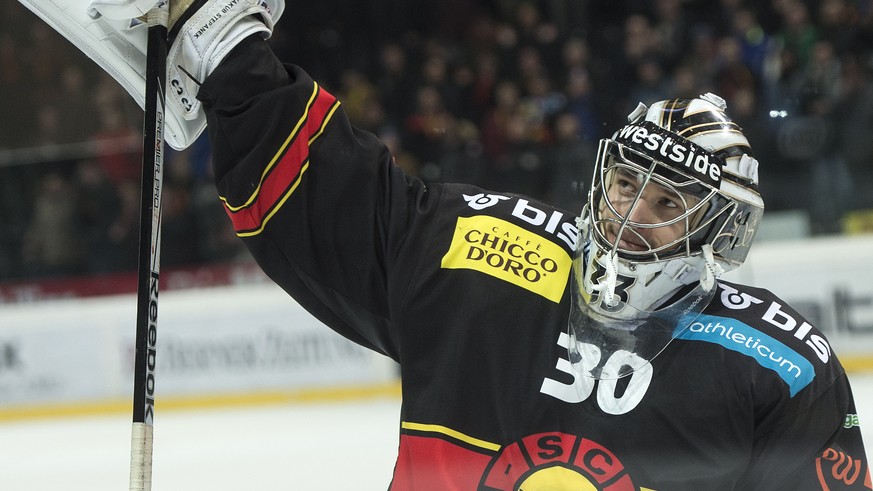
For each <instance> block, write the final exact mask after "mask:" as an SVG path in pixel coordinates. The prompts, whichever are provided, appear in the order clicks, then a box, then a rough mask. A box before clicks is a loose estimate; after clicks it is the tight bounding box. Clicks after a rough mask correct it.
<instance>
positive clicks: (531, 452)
mask: <svg viewBox="0 0 873 491" xmlns="http://www.w3.org/2000/svg"><path fill="white" fill-rule="evenodd" d="M479 489H485V490H493V489H519V490H525V491H546V490H553V491H579V490H583V491H625V490H636V489H639V488H637V487H636V486H635V485H634V483H633V481H632V480H631V477H630V475H629V474H628V472H627V469H625V468H624V465H622V463H621V461H620V460H619V459H618V458H617V457H616V456H615V455H614V454H613V453H612V452H610V451H609V449H607V448H606V447H604V446H603V445H600V444H599V443H597V442H595V441H592V440H589V439H588V438H584V437H581V436H576V435H568V434H566V433H558V432H551V433H539V434H536V435H530V436H527V437H525V438H522V439H521V441H518V442H515V443H513V444H511V445H507V446H506V447H504V448H503V450H502V451H501V452H500V454H498V455H497V456H496V457H495V458H494V459H493V460H492V461H491V463H490V464H488V468H487V469H486V470H485V475H484V476H483V477H482V481H481V485H480V487H479Z"/></svg>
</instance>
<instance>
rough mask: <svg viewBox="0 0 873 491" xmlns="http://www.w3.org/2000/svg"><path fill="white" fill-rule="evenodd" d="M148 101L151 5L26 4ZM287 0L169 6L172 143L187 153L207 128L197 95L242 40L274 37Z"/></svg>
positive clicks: (110, 0) (214, 0)
mask: <svg viewBox="0 0 873 491" xmlns="http://www.w3.org/2000/svg"><path fill="white" fill-rule="evenodd" d="M19 1H20V2H21V3H22V4H23V5H24V6H25V7H27V8H28V9H30V10H31V11H33V12H34V13H35V14H36V15H37V16H39V17H40V18H42V19H43V20H44V21H45V22H47V23H48V24H49V25H50V26H51V27H52V28H53V29H55V30H56V31H58V32H59V33H61V34H62V35H63V36H64V37H65V38H67V39H68V40H69V41H70V42H72V43H73V44H74V45H76V47H78V48H79V49H80V50H81V51H82V52H84V53H85V54H86V55H87V56H88V57H89V58H91V59H93V60H94V61H95V62H96V63H97V64H98V65H100V67H101V68H103V69H104V70H105V71H106V72H107V73H109V74H110V75H112V77H113V78H114V79H115V80H117V81H118V82H119V83H120V84H121V85H122V87H124V89H125V90H127V92H128V93H129V94H130V95H131V96H132V97H133V98H134V100H135V101H136V102H137V104H139V105H140V107H143V106H144V104H145V66H146V44H147V34H148V26H147V25H146V24H145V23H144V22H142V21H141V20H139V19H138V18H137V17H138V16H139V15H140V13H141V12H143V11H148V9H149V8H151V7H152V6H154V5H156V2H154V1H148V0H94V1H91V2H90V3H89V2H88V0H19ZM163 1H166V0H163ZM284 9H285V2H284V0H193V1H192V0H175V1H174V2H171V3H170V22H169V25H168V28H169V43H170V44H169V46H170V47H169V50H168V53H167V120H166V130H165V131H166V141H167V143H168V144H169V145H170V146H171V147H173V148H175V149H177V150H182V149H184V148H187V147H188V146H189V145H191V143H193V142H194V140H196V139H197V137H198V136H200V134H201V133H202V132H203V130H204V129H205V128H206V116H205V115H204V114H203V110H202V107H201V104H200V101H198V100H197V97H196V95H197V90H198V87H199V84H200V82H202V81H203V80H204V79H205V78H206V76H207V75H209V73H211V71H212V70H213V69H214V68H215V67H216V66H217V65H218V64H219V63H220V62H221V60H223V59H224V57H225V56H226V55H227V53H228V52H230V50H231V49H233V48H234V47H235V46H236V45H237V44H238V43H239V42H240V41H242V40H243V39H245V38H246V37H248V36H250V35H252V34H260V35H261V36H262V37H264V38H265V39H266V38H269V37H270V35H271V34H272V32H273V25H274V23H275V22H276V21H277V20H278V19H279V17H280V16H281V15H282V12H283V11H284Z"/></svg>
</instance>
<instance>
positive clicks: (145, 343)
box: [130, 2, 168, 491]
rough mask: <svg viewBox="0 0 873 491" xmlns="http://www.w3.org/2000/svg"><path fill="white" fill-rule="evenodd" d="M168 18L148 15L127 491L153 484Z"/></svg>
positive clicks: (163, 12) (162, 7) (163, 11)
mask: <svg viewBox="0 0 873 491" xmlns="http://www.w3.org/2000/svg"><path fill="white" fill-rule="evenodd" d="M167 17H168V4H167V2H161V3H160V4H159V5H158V6H156V7H155V8H153V9H152V10H151V11H150V12H149V13H148V14H147V20H148V45H147V52H146V90H145V116H144V121H143V153H142V188H141V199H142V202H141V205H140V230H139V232H140V237H139V262H138V266H137V309H136V356H135V359H134V380H133V389H134V390H133V429H132V436H131V449H130V490H131V491H149V490H151V480H152V434H153V428H154V426H153V425H154V394H155V360H156V342H157V317H158V280H159V277H160V259H161V190H162V188H163V177H164V176H163V168H164V162H163V160H164V118H165V113H164V111H165V102H166V99H165V92H164V88H165V84H166V73H167V66H166V65H167Z"/></svg>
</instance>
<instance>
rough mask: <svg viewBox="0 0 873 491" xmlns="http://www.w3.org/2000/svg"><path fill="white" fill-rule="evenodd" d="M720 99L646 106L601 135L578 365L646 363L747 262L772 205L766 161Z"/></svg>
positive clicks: (589, 371) (573, 327) (607, 373)
mask: <svg viewBox="0 0 873 491" xmlns="http://www.w3.org/2000/svg"><path fill="white" fill-rule="evenodd" d="M725 109H726V104H725V101H724V100H723V99H721V98H720V97H718V96H716V95H714V94H711V93H707V94H704V95H701V96H700V97H698V98H694V99H671V100H665V101H659V102H656V103H654V104H652V105H651V106H649V107H647V106H645V105H643V104H640V105H639V106H638V107H637V109H636V110H635V111H634V112H632V113H631V114H630V115H629V116H628V124H627V125H626V126H624V127H623V128H621V129H619V130H618V131H617V132H616V133H615V134H614V135H613V136H612V138H606V139H603V140H601V141H600V146H599V148H598V155H597V165H596V167H595V172H594V177H593V181H592V185H591V191H590V193H589V197H588V203H587V204H586V206H585V208H584V209H583V211H582V215H581V216H580V218H579V220H578V222H579V230H580V236H581V237H580V240H579V242H578V243H579V244H580V246H579V249H578V250H577V253H576V257H575V260H574V274H575V278H574V281H573V289H574V292H573V298H572V310H571V315H570V326H569V334H570V337H571V343H570V345H571V346H570V358H571V362H572V363H573V365H574V367H576V369H577V370H578V371H580V372H581V373H583V374H585V375H588V376H592V377H594V378H601V379H608V378H617V377H621V376H624V375H628V374H630V373H632V372H633V371H634V370H637V369H641V368H643V367H645V366H646V365H647V364H648V363H649V362H650V361H651V360H652V359H653V358H654V357H655V356H657V354H658V353H660V352H661V351H663V349H664V348H665V347H666V346H667V344H668V343H669V342H670V341H671V340H672V339H674V338H675V337H676V336H677V335H678V334H680V333H681V332H682V331H683V330H684V329H685V328H687V326H688V325H689V324H690V323H691V322H692V321H693V320H694V318H696V317H697V316H698V315H699V314H700V312H701V311H702V310H703V309H704V308H705V307H706V306H707V305H708V303H709V301H710V300H711V299H712V297H713V296H714V294H715V290H716V287H715V280H716V278H717V277H718V276H719V275H720V274H722V273H723V272H725V271H728V270H731V269H734V268H736V267H737V266H739V265H740V264H742V263H743V261H744V260H745V258H746V256H747V254H748V251H749V247H750V245H751V243H752V240H753V238H754V236H755V233H756V231H757V228H758V224H759V222H760V220H761V217H762V215H763V211H764V203H763V201H762V199H761V196H760V194H759V193H758V162H757V161H756V160H755V159H754V157H753V156H752V151H751V148H750V146H749V142H748V140H747V139H746V137H745V136H744V135H743V133H742V131H741V128H740V127H739V126H738V125H737V124H736V123H734V122H733V121H732V120H731V119H730V118H729V117H728V116H727V115H726V113H725Z"/></svg>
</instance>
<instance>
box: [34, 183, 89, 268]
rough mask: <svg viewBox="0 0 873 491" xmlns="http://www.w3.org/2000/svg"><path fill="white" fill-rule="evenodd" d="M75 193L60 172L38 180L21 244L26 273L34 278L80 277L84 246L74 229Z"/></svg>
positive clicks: (75, 221)
mask: <svg viewBox="0 0 873 491" xmlns="http://www.w3.org/2000/svg"><path fill="white" fill-rule="evenodd" d="M76 224H77V220H76V190H75V188H74V187H73V186H72V185H71V184H70V182H69V180H68V179H67V178H66V177H64V176H63V175H61V174H60V173H59V172H49V173H47V174H45V175H44V176H43V178H42V179H41V180H40V183H39V187H38V188H37V189H36V195H35V196H34V203H33V214H32V216H31V218H30V222H29V225H28V227H27V230H25V232H24V237H23V240H22V244H21V247H22V254H21V256H22V258H23V259H24V266H25V268H26V271H27V272H28V273H29V274H30V275H32V276H36V277H44V276H47V275H51V274H66V275H69V274H73V273H80V272H81V268H82V265H83V244H82V240H81V235H80V233H79V230H78V228H77V227H76Z"/></svg>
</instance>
